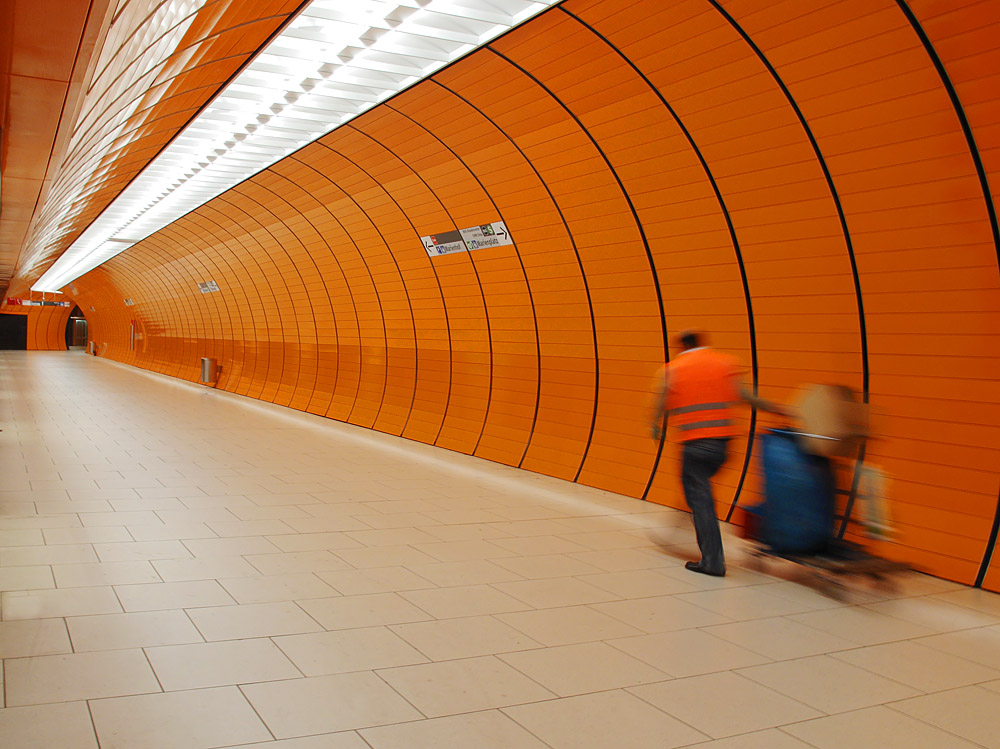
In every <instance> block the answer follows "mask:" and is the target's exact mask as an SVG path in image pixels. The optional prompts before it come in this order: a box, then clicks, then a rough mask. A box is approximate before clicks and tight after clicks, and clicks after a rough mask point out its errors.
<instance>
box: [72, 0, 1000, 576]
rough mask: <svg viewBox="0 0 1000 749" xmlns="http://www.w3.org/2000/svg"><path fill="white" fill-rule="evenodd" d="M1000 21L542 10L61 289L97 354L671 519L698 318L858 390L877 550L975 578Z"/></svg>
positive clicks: (727, 477) (927, 8)
mask: <svg viewBox="0 0 1000 749" xmlns="http://www.w3.org/2000/svg"><path fill="white" fill-rule="evenodd" d="M998 31H1000V5H998V4H997V3H996V2H993V1H992V0H980V1H979V2H975V1H965V0H963V1H962V2H954V1H953V0H949V1H948V2H940V1H935V0H910V1H909V2H903V0H898V1H897V0H839V1H838V0H825V1H822V2H821V1H819V0H784V1H783V2H771V1H770V0H768V1H767V2H764V0H720V1H717V0H671V1H670V2H664V1H663V0H638V1H636V0H566V1H565V2H564V3H563V4H562V5H560V6H558V7H556V8H553V9H552V10H550V11H548V12H546V13H545V14H543V15H542V16H540V17H538V18H537V19H535V20H533V21H531V22H529V23H528V24H526V25H524V26H522V27H521V28H519V29H516V30H514V31H513V32H512V33H510V34H508V35H506V36H505V37H503V38H501V39H499V40H497V41H496V42H494V43H493V44H491V45H490V46H489V47H488V48H486V49H482V50H480V51H478V52H476V53H474V54H473V55H471V56H469V57H467V58H466V59H464V60H462V61H460V62H459V63H457V64H454V65H452V66H451V67H449V68H447V69H445V70H444V71H442V72H441V73H439V74H437V75H436V76H435V77H434V78H433V79H432V80H428V81H425V82H423V83H421V84H419V85H417V86H415V87H413V88H411V89H409V90H407V91H406V92H404V93H403V94H401V95H399V96H397V97H395V98H394V99H392V100H390V101H388V102H387V103H385V104H383V105H381V106H379V107H378V108H376V109H373V110H371V111H370V112H369V113H367V114H365V115H364V116H362V117H360V118H358V119H356V120H354V121H353V122H352V123H351V124H349V125H347V126H344V127H342V128H340V129H338V130H336V131H335V132H333V133H332V134H330V135H328V136H326V137H324V138H322V139H321V140H320V141H318V142H316V143H314V144H312V145H310V146H308V147H306V148H304V149H302V150H301V151H300V152H298V153H296V154H294V155H293V156H290V157H288V158H287V159H285V160H283V161H281V162H280V163H278V164H276V165H274V166H273V167H271V168H269V169H267V170H265V171H263V172H261V173H260V174H258V175H257V176H256V177H254V178H252V179H250V180H248V181H247V182H245V183H243V184H242V185H240V186H238V187H236V188H234V189H233V190H231V191H230V192H228V193H226V194H224V195H222V196H220V197H219V198H217V199H215V200H213V201H212V202H210V203H208V204H207V205H205V206H203V207H202V208H200V209H198V210H196V211H194V212H192V213H191V214H189V215H188V216H186V217H184V218H183V219H181V220H179V221H177V222H175V223H174V224H173V225H171V226H169V227H167V228H165V229H163V230H162V231H160V232H158V233H157V234H155V235H153V236H152V237H150V238H148V239H147V240H145V241H143V242H142V243H140V244H138V245H136V246H134V247H133V248H132V249H131V250H129V251H128V252H127V253H125V254H123V255H120V256H119V257H117V258H116V259H114V260H112V261H110V262H108V263H107V264H105V265H104V266H103V267H102V268H100V269H98V270H95V271H93V272H91V273H90V274H88V275H87V276H85V277H83V278H81V279H78V280H77V281H76V282H75V283H76V286H77V287H78V293H77V294H76V300H77V301H78V302H79V304H80V306H81V308H82V309H84V310H88V309H89V308H90V307H91V306H92V307H93V311H90V312H87V313H86V314H87V317H88V321H89V323H90V326H91V327H90V330H91V334H92V337H93V339H94V340H95V341H96V342H97V343H98V346H99V347H100V351H101V352H102V353H103V355H106V356H108V357H111V358H114V359H117V360H120V361H124V362H127V363H130V364H134V365H137V366H140V367H144V368H147V369H151V370H154V371H157V372H162V373H166V374H169V375H173V376H176V377H181V378H185V379H188V380H195V379H197V376H198V365H199V358H200V357H202V356H212V357H217V358H218V359H219V363H220V365H221V366H222V374H221V379H220V381H219V387H220V388H223V389H225V390H230V391H233V392H236V393H239V394H242V395H247V396H250V397H253V398H260V399H263V400H267V401H273V402H275V403H279V404H282V405H286V406H290V407H292V408H296V409H301V410H304V411H309V412H311V413H315V414H320V415H324V416H328V417H330V418H334V419H339V420H342V421H347V422H350V423H352V424H357V425H361V426H364V427H370V428H373V429H377V430H380V431H384V432H388V433H391V434H397V435H402V436H403V437H406V438H409V439H414V440H419V441H422V442H427V443H431V444H435V445H438V446H441V447H445V448H449V449H452V450H457V451H461V452H465V453H472V454H475V455H477V456H481V457H483V458H487V459H490V460H495V461H500V462H503V463H507V464H510V465H514V466H520V467H522V468H525V469H528V470H531V471H539V472H543V473H547V474H550V475H553V476H558V477H561V478H565V479H568V480H573V481H579V482H583V483H587V484H590V485H594V486H599V487H603V488H606V489H609V490H612V491H616V492H622V493H625V494H628V495H631V496H635V497H644V498H646V499H648V500H651V501H655V502H661V503H666V504H670V505H674V506H683V499H682V497H681V495H680V491H679V485H678V483H679V482H678V479H677V473H678V471H677V469H678V460H677V451H676V449H675V445H674V444H672V443H670V442H668V443H667V444H665V445H663V444H660V443H657V442H654V441H652V440H651V439H650V438H649V436H648V427H647V423H646V409H647V398H648V395H647V394H648V388H649V384H650V378H651V376H652V374H653V373H654V371H655V369H656V368H657V366H658V365H659V364H660V363H661V362H662V361H663V359H664V358H665V357H667V356H669V355H670V353H671V352H670V351H668V346H667V344H666V343H665V341H667V340H669V337H670V336H671V335H672V334H674V333H676V332H678V331H680V330H681V329H683V328H688V327H698V328H702V329H704V330H708V331H711V333H712V338H713V341H714V343H715V344H716V345H717V346H719V347H722V348H725V349H728V350H730V351H732V352H734V353H735V354H737V355H738V356H740V357H741V358H742V359H743V361H744V362H745V363H746V365H747V368H748V372H749V373H750V376H751V377H752V378H753V379H754V380H755V381H756V382H757V384H758V385H759V388H760V392H761V393H762V394H763V395H764V396H765V397H770V398H774V399H777V400H788V399H790V398H792V397H793V395H794V392H795V389H796V387H797V386H798V385H799V384H801V383H805V382H836V383H843V384H847V385H849V386H851V387H853V388H855V389H856V390H858V391H859V392H862V393H864V394H865V396H866V397H868V398H869V399H870V403H871V407H872V414H873V425H874V428H875V431H876V432H877V433H878V435H879V439H877V440H875V441H872V442H871V443H870V444H869V446H868V448H867V455H866V456H865V457H866V459H867V460H868V461H871V462H874V463H877V464H878V465H880V466H882V467H883V468H884V469H885V470H886V471H888V472H889V473H890V474H891V475H892V476H893V477H894V479H895V481H894V484H893V490H892V496H893V505H892V509H893V514H894V519H895V522H896V525H897V526H898V528H899V531H900V536H899V539H898V541H899V544H898V546H897V547H895V549H894V553H896V554H898V555H900V556H902V557H903V558H905V559H907V560H908V561H910V562H912V563H914V564H915V565H917V566H918V567H919V568H921V569H924V570H927V571H929V572H933V573H935V574H938V575H942V576H945V577H948V578H952V579H955V580H960V581H963V582H966V583H970V584H972V583H976V582H978V583H980V584H983V585H985V587H988V588H992V589H994V590H996V589H1000V557H998V561H996V562H993V563H992V564H991V563H990V559H991V550H992V544H993V539H994V537H995V535H996V527H995V520H996V517H997V504H998V490H1000V469H998V466H1000V460H998V458H1000V449H998V446H1000V366H998V351H1000V347H998V342H1000V335H998V334H1000V277H998V257H1000V255H998V245H1000V239H998V229H997V218H996V208H995V193H994V192H992V191H993V190H995V189H996V188H997V185H998V184H1000V175H998V173H997V172H998V166H1000V150H998V144H1000V100H998V99H997V97H996V92H997V91H998V90H1000V75H998V73H1000V33H998ZM500 220H502V221H504V222H505V223H506V226H507V227H508V228H509V230H510V232H511V236H512V238H513V239H514V241H515V244H514V245H513V246H507V247H501V248H497V249H487V250H477V251H474V252H463V253H457V254H454V255H447V256H441V257H435V258H434V259H433V260H432V259H430V258H429V257H428V255H427V253H426V252H425V251H424V249H423V247H422V245H421V241H420V237H421V236H424V235H430V234H437V233H441V232H444V231H447V230H454V229H458V228H464V227H469V226H474V225H479V224H484V223H486V222H490V221H500ZM208 280H214V281H215V282H216V283H217V284H218V285H219V287H220V289H221V290H220V291H219V292H218V293H209V294H202V293H200V291H199V288H198V286H197V284H198V282H205V281H208ZM125 299H129V300H132V301H133V302H134V304H133V305H131V306H126V305H125V303H124V301H123V300H125ZM132 330H134V333H135V337H134V346H130V340H131V339H130V332H131V331H132ZM747 417H748V418H747V420H746V422H745V427H744V428H745V431H746V432H747V433H748V434H749V433H750V432H751V431H752V429H753V428H755V427H757V428H759V427H760V425H761V424H760V421H759V420H758V421H757V423H756V424H754V423H752V422H751V421H750V419H749V414H747ZM748 441H749V440H748V439H743V440H741V441H740V444H739V446H738V447H737V449H736V453H737V454H736V455H735V456H734V457H733V458H732V459H731V460H730V462H729V464H728V466H727V468H726V470H725V471H724V472H723V474H721V475H720V477H719V479H718V486H719V490H718V496H717V500H718V504H719V510H720V514H723V515H724V514H725V513H726V512H728V510H729V508H730V507H731V505H732V503H733V502H734V500H736V499H739V500H740V501H741V502H744V503H745V502H747V501H748V500H749V499H750V498H751V497H752V495H753V493H754V491H755V488H756V484H757V479H756V477H755V471H756V463H755V461H753V460H751V459H747V457H746V451H745V447H746V445H747V443H748ZM848 478H849V476H848Z"/></svg>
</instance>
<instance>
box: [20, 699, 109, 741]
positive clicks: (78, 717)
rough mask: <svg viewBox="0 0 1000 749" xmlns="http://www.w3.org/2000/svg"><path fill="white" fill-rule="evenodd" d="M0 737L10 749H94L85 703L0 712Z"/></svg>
mask: <svg viewBox="0 0 1000 749" xmlns="http://www.w3.org/2000/svg"><path fill="white" fill-rule="evenodd" d="M0 737H2V738H3V745H4V746H5V747H10V749H15V748H16V749H55V748H56V747H58V749H97V737H96V736H95V735H94V725H93V723H91V721H90V712H89V711H88V710H87V703H86V702H64V703H57V704H54V705H33V706H30V707H8V708H7V709H6V710H0Z"/></svg>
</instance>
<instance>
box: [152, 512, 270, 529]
mask: <svg viewBox="0 0 1000 749" xmlns="http://www.w3.org/2000/svg"><path fill="white" fill-rule="evenodd" d="M156 514H157V516H158V517H159V518H160V520H162V521H163V523H164V524H165V525H204V524H205V523H207V522H210V521H216V522H224V521H226V520H230V521H232V520H239V518H238V517H236V516H235V515H234V514H233V513H231V512H230V511H229V509H228V508H226V507H211V508H205V509H199V510H192V509H186V510H160V511H159V512H157V513H156ZM257 535H260V534H257Z"/></svg>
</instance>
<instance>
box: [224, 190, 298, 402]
mask: <svg viewBox="0 0 1000 749" xmlns="http://www.w3.org/2000/svg"><path fill="white" fill-rule="evenodd" d="M247 182H249V180H247ZM247 182H241V183H240V184H239V185H237V186H236V187H234V188H233V189H232V190H228V191H226V192H225V193H223V194H222V195H220V196H219V197H218V198H216V199H217V200H220V201H221V202H223V203H225V204H226V205H228V206H229V207H230V208H232V209H233V210H234V211H238V212H239V213H242V214H243V215H244V216H246V217H247V218H248V219H250V226H251V227H252V226H253V225H254V224H256V225H257V227H258V228H260V229H261V231H263V232H264V233H266V234H267V235H268V236H269V237H271V239H272V240H274V243H275V244H276V245H277V246H278V247H280V248H281V251H282V252H284V253H285V257H286V258H287V259H288V262H289V264H291V265H292V267H294V268H295V273H296V274H297V275H298V277H299V282H300V283H302V274H301V272H299V269H298V266H296V265H295V263H294V262H293V261H292V258H291V257H290V256H289V254H288V251H287V250H285V248H284V245H282V244H281V243H280V242H278V240H277V239H276V238H275V236H274V235H273V234H272V233H271V231H270V229H268V228H267V227H266V226H264V222H263V221H261V220H260V219H258V218H257V217H256V216H252V215H251V214H250V213H249V212H248V211H246V210H244V209H243V208H242V207H240V206H238V205H236V204H235V203H233V202H231V201H230V200H229V199H228V196H230V195H233V194H235V195H238V196H240V197H241V198H243V199H244V200H248V201H250V202H251V203H255V204H256V205H258V206H260V203H258V202H257V201H256V200H254V199H253V198H252V197H250V196H249V195H247V194H246V192H242V191H241V188H243V189H244V190H245V188H246V185H247ZM261 209H262V210H264V211H267V209H265V208H264V207H263V206H261ZM267 212H268V213H270V211H267ZM240 226H241V227H247V224H243V223H241V224H240ZM244 230H245V232H246V234H247V235H248V236H253V230H252V228H245V229H244ZM254 241H255V242H256V244H257V246H258V247H259V248H260V250H261V253H262V254H263V255H264V256H265V257H266V258H267V259H268V261H269V262H270V264H271V265H273V266H274V267H275V269H277V265H278V264H277V263H275V262H274V259H273V258H272V256H271V253H269V252H268V251H267V249H266V248H265V247H264V245H262V244H261V243H260V242H257V240H256V239H254ZM275 277H280V274H278V273H277V272H275V273H273V274H272V273H265V274H264V278H265V279H267V285H268V287H269V288H270V289H271V296H272V298H273V299H274V300H275V306H276V307H277V308H278V319H279V320H281V348H282V356H281V374H279V375H278V381H277V385H276V386H275V388H274V395H273V396H271V399H270V400H269V401H268V402H269V403H274V402H275V400H276V399H277V398H278V395H279V394H280V392H281V385H282V384H283V383H284V382H285V366H286V364H287V363H288V358H287V357H286V356H285V355H284V352H285V345H286V341H285V322H286V318H285V317H284V316H283V315H282V314H281V305H280V304H278V303H277V300H278V298H279V297H278V295H277V294H275V293H274V284H273V283H272V282H271V279H272V278H275ZM282 287H286V284H282ZM302 287H303V288H305V283H302ZM285 293H286V294H287V288H286V292H285ZM292 319H293V320H294V319H295V314H294V310H293V311H292ZM267 381H268V382H271V381H272V380H271V378H270V377H268V380H267ZM298 382H299V373H298V371H297V370H296V372H295V385H293V386H292V393H293V394H294V392H295V390H296V389H297V386H298ZM262 392H263V391H262ZM259 400H264V399H263V398H259ZM277 405H287V404H283V403H279V404H277Z"/></svg>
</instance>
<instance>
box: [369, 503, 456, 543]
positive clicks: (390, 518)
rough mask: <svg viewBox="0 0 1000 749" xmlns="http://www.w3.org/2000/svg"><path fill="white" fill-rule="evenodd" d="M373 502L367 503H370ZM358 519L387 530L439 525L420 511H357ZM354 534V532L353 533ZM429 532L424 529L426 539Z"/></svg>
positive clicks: (372, 526)
mask: <svg viewBox="0 0 1000 749" xmlns="http://www.w3.org/2000/svg"><path fill="white" fill-rule="evenodd" d="M370 504H371V503H366V505H370ZM353 517H355V518H356V519H357V520H360V521H361V522H362V523H364V524H365V525H367V526H369V527H370V528H376V529H379V530H385V529H389V528H420V529H421V530H423V528H424V527H425V526H432V525H437V523H435V521H433V520H431V519H430V518H429V517H427V516H426V515H422V514H420V513H419V512H393V513H388V514H385V513H381V512H368V511H367V509H366V511H365V512H358V513H355V514H354V516H353ZM358 532H359V533H364V532H365V531H358ZM352 535H353V534H352ZM427 537H428V534H427V532H426V531H424V540H425V541H426V540H427ZM430 537H431V538H437V536H435V535H433V534H430Z"/></svg>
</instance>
